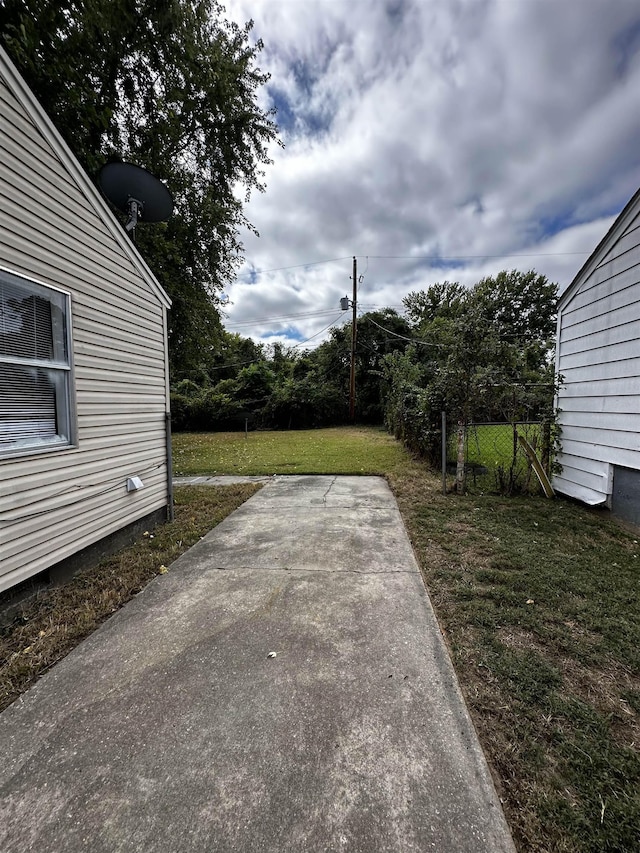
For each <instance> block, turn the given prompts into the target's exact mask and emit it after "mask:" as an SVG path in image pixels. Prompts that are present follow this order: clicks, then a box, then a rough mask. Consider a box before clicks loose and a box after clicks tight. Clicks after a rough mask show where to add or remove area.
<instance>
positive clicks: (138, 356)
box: [74, 342, 164, 373]
mask: <svg viewBox="0 0 640 853" xmlns="http://www.w3.org/2000/svg"><path fill="white" fill-rule="evenodd" d="M74 355H75V365H76V368H80V367H91V366H95V367H96V368H97V369H100V370H105V369H106V370H108V369H110V368H111V369H113V370H118V371H122V370H124V372H125V373H126V372H127V367H129V368H130V370H131V372H132V373H133V372H135V371H136V370H138V371H139V370H150V371H152V372H157V371H162V372H164V354H163V352H162V350H158V351H155V352H154V350H152V349H150V348H148V347H136V348H135V349H131V350H129V349H125V348H124V347H123V348H122V349H107V348H106V347H102V346H101V345H96V346H95V347H93V346H92V345H91V344H90V343H88V342H87V343H85V344H76V345H75V346H74Z"/></svg>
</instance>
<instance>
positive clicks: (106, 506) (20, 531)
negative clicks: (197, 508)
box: [2, 476, 167, 559]
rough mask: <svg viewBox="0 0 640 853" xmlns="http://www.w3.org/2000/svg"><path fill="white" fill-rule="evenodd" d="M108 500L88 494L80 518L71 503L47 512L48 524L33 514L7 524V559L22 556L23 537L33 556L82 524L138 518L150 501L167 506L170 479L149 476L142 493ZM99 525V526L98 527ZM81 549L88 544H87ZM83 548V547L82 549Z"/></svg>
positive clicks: (4, 550)
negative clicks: (143, 506)
mask: <svg viewBox="0 0 640 853" xmlns="http://www.w3.org/2000/svg"><path fill="white" fill-rule="evenodd" d="M108 498H109V499H108V501H105V499H104V495H93V496H91V495H87V496H86V499H85V500H84V502H83V504H82V515H81V516H80V518H79V517H78V507H77V505H74V504H70V505H69V506H67V507H64V506H61V507H60V508H59V509H58V510H57V511H55V512H51V513H48V514H47V519H46V524H44V525H43V523H42V517H38V516H33V517H31V518H27V519H24V520H23V521H20V522H16V523H14V524H11V523H9V524H7V525H6V527H5V529H4V530H3V534H4V541H3V546H2V551H3V555H4V557H5V559H9V558H11V557H18V556H19V555H20V552H21V551H22V550H23V549H24V543H23V542H21V539H22V537H23V536H28V537H29V551H30V553H31V554H32V556H33V557H37V556H38V549H39V547H40V546H42V545H46V544H47V543H49V544H50V546H51V550H53V549H54V547H55V540H59V539H60V538H64V539H65V540H67V539H69V534H71V535H73V534H74V533H76V532H78V528H79V527H86V526H87V525H89V524H93V522H96V521H97V522H98V524H100V523H102V524H104V523H105V522H106V523H108V522H109V521H111V520H112V519H113V518H114V517H115V518H121V517H122V516H123V515H124V516H126V515H129V514H131V513H133V514H134V516H135V517H139V516H140V515H144V513H140V512H138V505H139V504H148V503H149V502H151V503H155V504H156V506H157V505H160V506H162V505H165V504H166V501H167V481H166V478H163V477H161V476H156V477H154V478H148V480H147V482H146V483H145V488H144V489H141V490H140V491H138V492H135V493H134V492H129V493H127V492H125V491H124V489H123V490H122V492H121V493H116V492H114V493H113V494H111V495H109V496H108ZM96 528H97V526H96ZM80 547H81V548H84V547H86V546H85V545H84V544H83V545H81V546H80ZM78 550H80V549H78Z"/></svg>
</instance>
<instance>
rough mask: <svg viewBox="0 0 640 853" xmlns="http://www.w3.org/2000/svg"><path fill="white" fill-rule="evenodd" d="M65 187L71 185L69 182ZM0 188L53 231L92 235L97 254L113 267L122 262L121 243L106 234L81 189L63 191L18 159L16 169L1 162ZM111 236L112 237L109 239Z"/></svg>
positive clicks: (91, 238)
mask: <svg viewBox="0 0 640 853" xmlns="http://www.w3.org/2000/svg"><path fill="white" fill-rule="evenodd" d="M15 169H22V172H21V173H20V174H18V173H17V172H16V171H15ZM65 186H68V183H67V182H66V181H65ZM0 187H3V190H2V194H3V195H5V196H6V197H8V198H15V197H18V198H19V199H20V205H21V207H22V208H24V209H26V210H28V211H30V213H31V214H33V215H34V216H36V217H37V218H42V219H44V221H46V222H47V223H49V225H50V227H51V229H52V231H53V230H54V229H55V230H56V231H59V232H60V233H61V234H70V235H74V234H82V235H83V237H84V236H85V235H89V234H90V240H91V242H92V243H93V244H95V249H96V250H97V255H98V256H99V257H102V258H104V263H106V264H107V265H109V266H113V265H114V264H117V263H119V262H121V259H122V257H123V255H122V253H121V251H118V249H119V247H118V246H117V243H116V242H115V241H114V240H113V238H112V237H111V235H110V234H108V232H107V233H106V234H105V231H104V227H102V223H101V220H100V219H99V218H98V217H97V215H96V212H95V210H94V209H93V208H92V207H91V206H90V205H89V203H88V202H87V200H86V198H85V196H84V195H82V194H81V193H80V192H79V191H78V190H76V191H75V192H73V193H72V195H71V196H70V195H65V194H64V193H61V192H60V187H59V185H58V184H51V183H50V181H49V182H47V181H45V180H42V179H40V180H38V179H37V178H36V177H35V175H34V173H33V172H30V171H29V170H25V169H24V166H23V164H22V163H20V162H18V161H15V162H14V163H13V168H9V166H8V165H7V163H6V161H5V162H4V163H0ZM74 187H75V185H74ZM7 188H9V192H7ZM107 236H108V237H109V238H110V239H105V237H107Z"/></svg>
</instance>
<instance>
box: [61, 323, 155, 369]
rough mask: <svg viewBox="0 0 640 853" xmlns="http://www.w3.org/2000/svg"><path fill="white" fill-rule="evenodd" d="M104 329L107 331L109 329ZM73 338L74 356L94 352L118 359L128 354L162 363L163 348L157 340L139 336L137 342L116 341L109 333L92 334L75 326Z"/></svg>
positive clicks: (106, 357) (97, 354) (132, 356)
mask: <svg viewBox="0 0 640 853" xmlns="http://www.w3.org/2000/svg"><path fill="white" fill-rule="evenodd" d="M105 331H107V332H109V331H110V329H106V330H105ZM73 339H74V352H75V353H76V358H77V356H78V355H79V354H83V355H91V354H92V353H95V354H96V356H100V357H102V358H105V359H109V358H110V359H116V360H118V361H119V360H120V359H121V358H122V357H123V356H124V355H128V356H130V357H131V358H132V359H134V358H138V359H144V360H145V361H147V362H149V361H150V362H151V363H154V362H155V363H156V364H162V365H164V348H163V347H162V345H158V342H157V341H149V340H146V339H145V338H143V337H140V339H139V340H138V342H137V343H129V342H128V341H118V339H117V338H115V337H112V336H110V335H109V334H104V335H93V334H92V333H89V332H85V331H84V330H82V329H80V330H78V329H77V327H76V329H75V333H74V335H73ZM76 363H77V361H76Z"/></svg>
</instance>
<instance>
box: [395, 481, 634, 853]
mask: <svg viewBox="0 0 640 853" xmlns="http://www.w3.org/2000/svg"><path fill="white" fill-rule="evenodd" d="M391 484H392V486H393V488H394V491H395V493H396V496H397V499H398V502H399V504H400V508H401V511H402V514H403V517H404V519H405V523H406V524H407V528H408V529H409V532H410V535H411V538H412V541H413V543H414V547H415V549H416V553H417V556H418V559H419V561H420V563H421V566H422V569H423V572H424V575H425V579H426V582H427V585H428V588H429V591H430V595H431V598H432V601H433V604H434V607H435V609H436V612H437V614H438V618H439V620H440V624H441V627H442V630H443V633H444V635H445V637H446V639H447V642H448V645H449V648H450V650H451V654H452V658H453V661H454V665H455V667H456V671H457V674H458V677H459V680H460V683H461V686H462V689H463V692H464V694H465V697H466V700H467V704H468V706H469V708H470V711H471V715H472V717H473V720H474V723H475V726H476V729H477V731H478V734H479V736H480V740H481V742H482V745H483V748H484V750H485V753H486V754H487V757H488V759H489V763H490V765H491V768H492V771H493V773H494V778H495V780H496V784H497V787H498V790H499V792H500V795H501V797H502V799H503V802H504V806H505V811H506V814H507V818H508V820H509V823H510V826H511V829H512V832H513V834H514V838H515V841H516V845H517V847H518V849H519V850H521V851H536V853H538V851H539V852H540V853H542V851H545V853H548V851H558V853H560V851H562V853H565V851H566V853H569V851H571V853H596V851H597V853H601V851H620V853H622V851H625V853H627V851H631V850H640V594H639V590H640V546H639V545H638V540H637V538H635V536H634V534H633V533H632V532H629V531H627V530H624V529H623V528H622V527H620V526H619V525H618V524H616V522H615V521H614V520H613V519H611V518H610V517H609V516H608V515H607V514H606V513H603V512H599V511H597V510H588V509H586V508H582V507H580V506H578V505H576V504H573V503H571V502H568V501H564V500H556V501H546V500H544V499H543V498H517V499H516V498H514V499H505V498H499V497H494V496H481V497H478V496H475V497H465V498H458V497H456V496H454V495H447V496H443V495H442V494H441V493H440V491H439V483H438V481H437V480H436V479H435V478H434V477H433V476H432V475H431V476H430V475H428V474H423V475H417V474H414V473H412V474H411V475H410V476H400V477H397V478H391Z"/></svg>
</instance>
